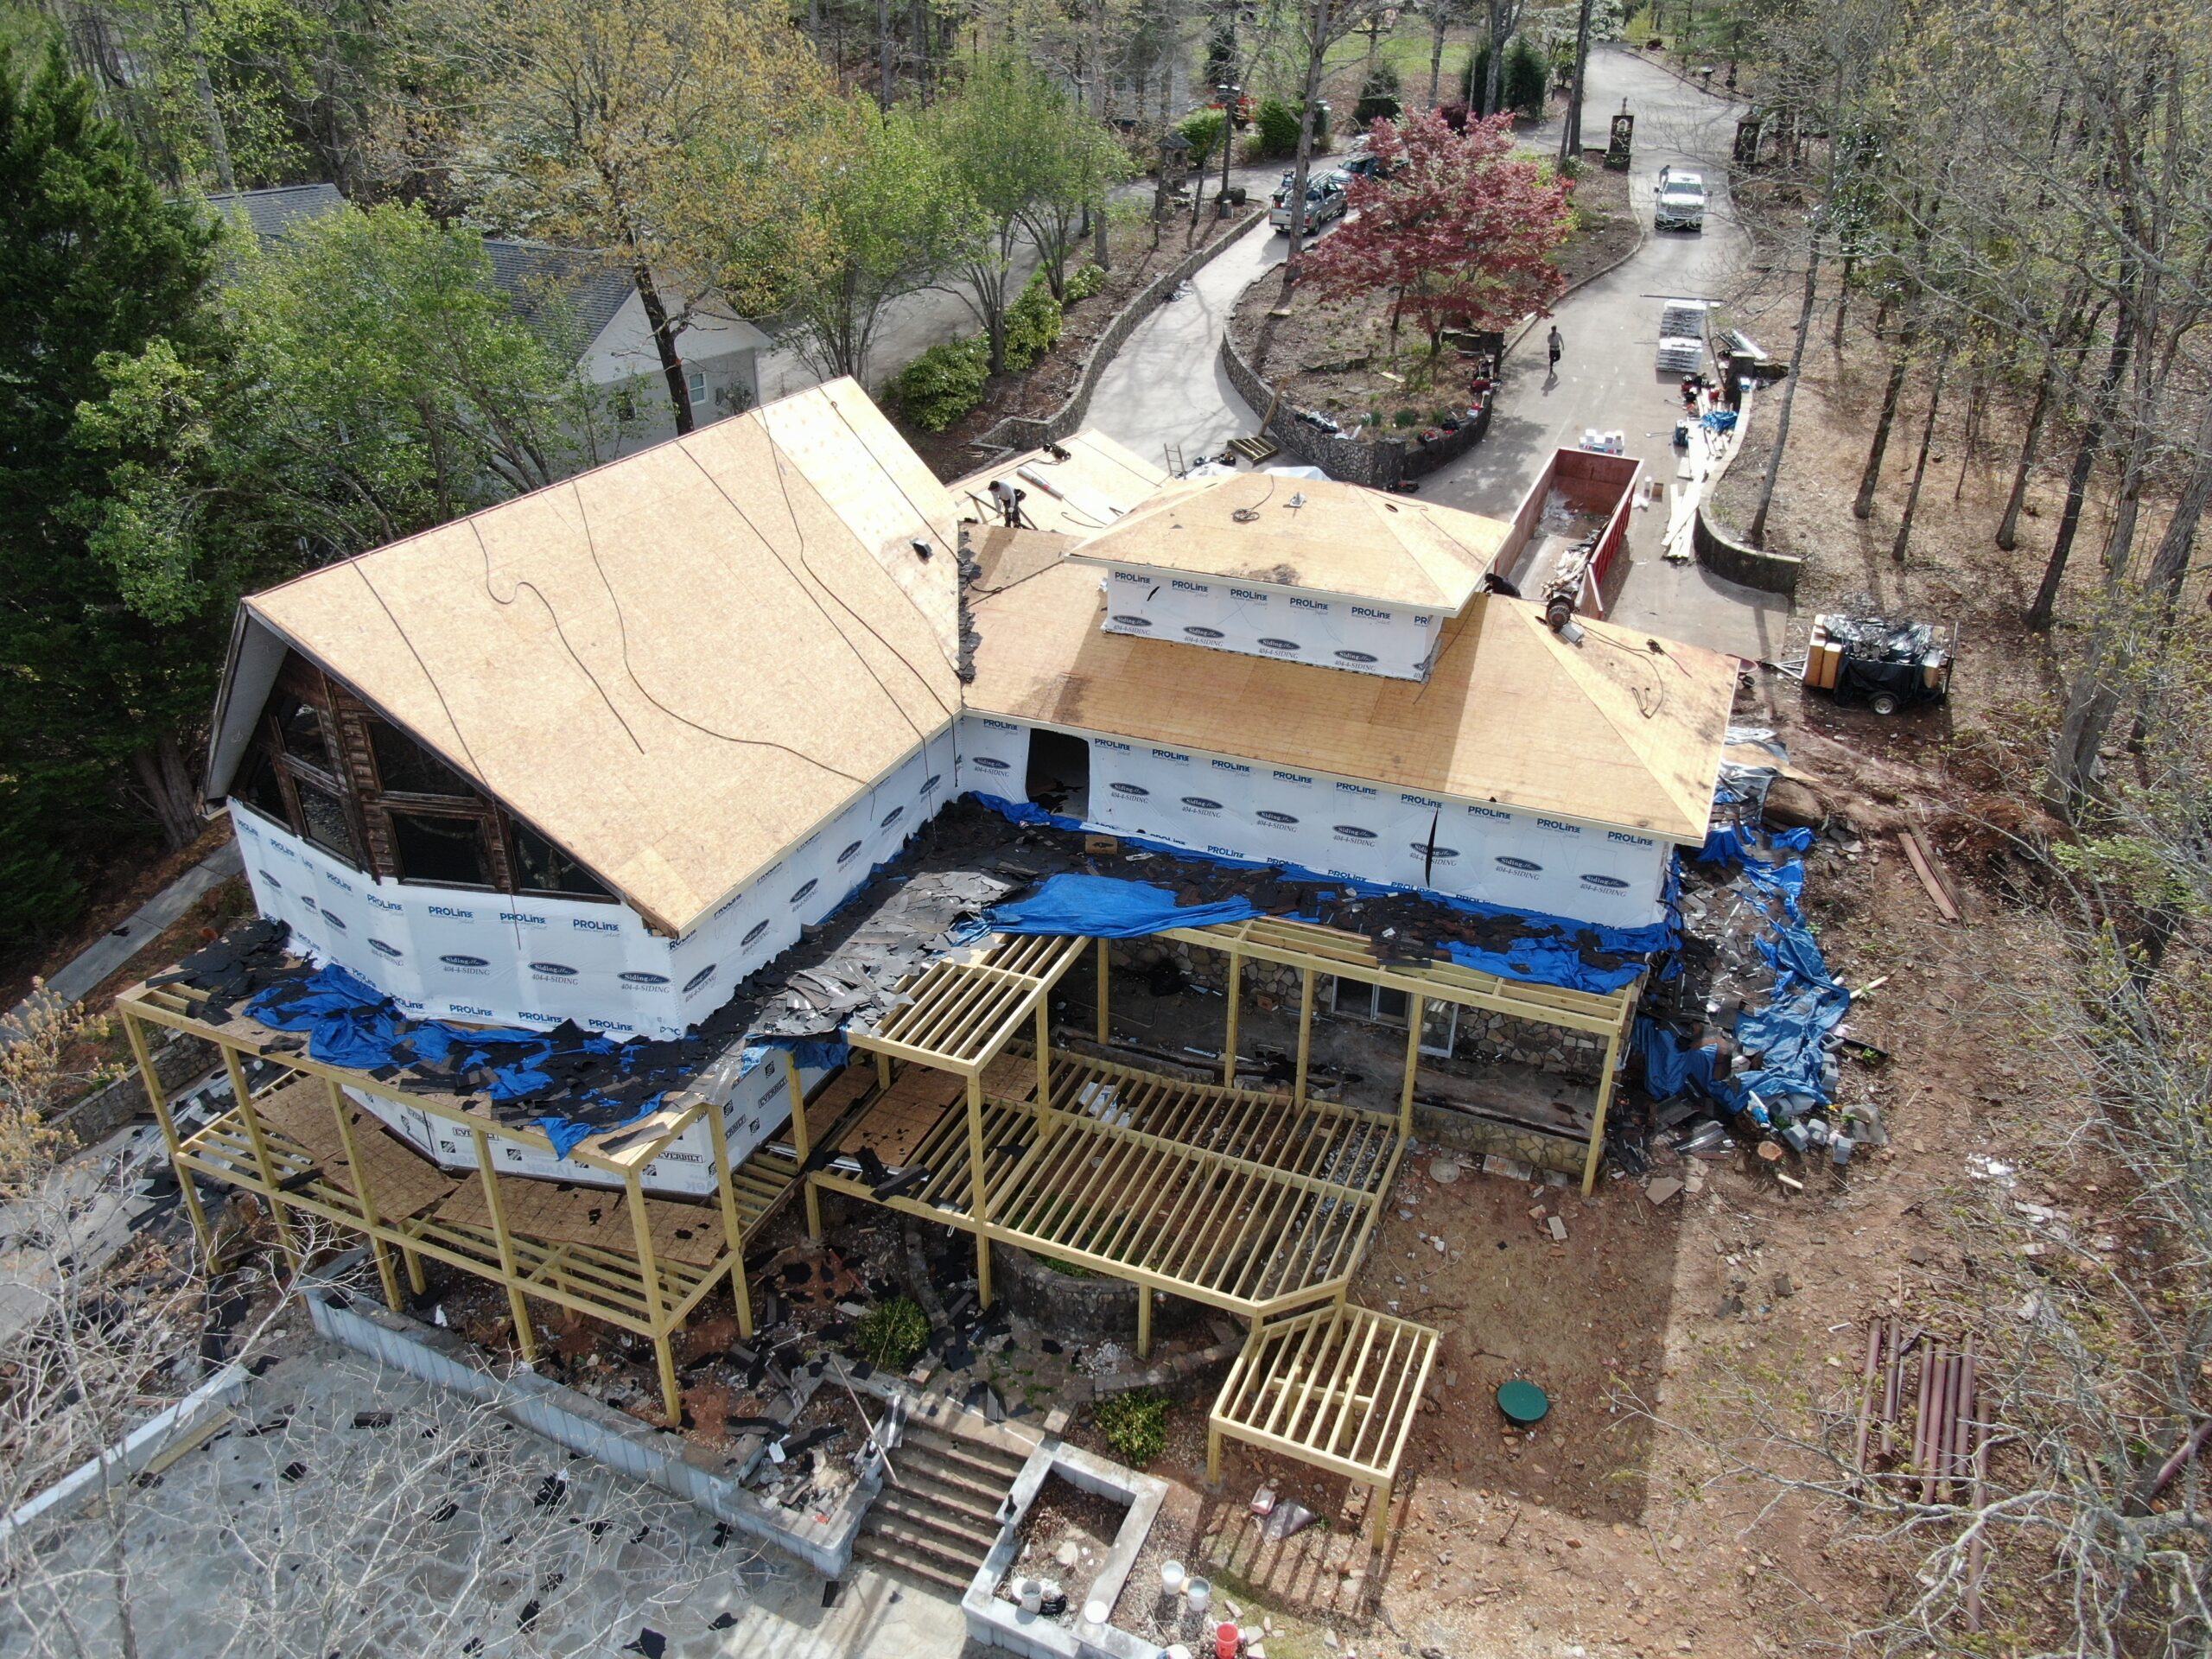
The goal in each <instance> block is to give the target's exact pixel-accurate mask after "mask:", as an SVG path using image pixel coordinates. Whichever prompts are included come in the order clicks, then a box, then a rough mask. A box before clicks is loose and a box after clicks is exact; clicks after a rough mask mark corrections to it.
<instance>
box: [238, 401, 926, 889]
mask: <svg viewBox="0 0 2212 1659" xmlns="http://www.w3.org/2000/svg"><path fill="white" fill-rule="evenodd" d="M959 517H960V515H959V514H958V513H957V512H956V511H955V506H954V500H953V498H952V497H951V496H950V495H949V494H948V493H946V492H945V490H944V486H942V485H941V484H939V483H938V481H937V480H936V479H935V478H934V477H933V476H932V475H931V474H930V472H929V470H928V468H927V467H925V466H923V465H922V463H921V461H919V459H918V457H916V456H915V454H913V452H912V450H911V449H909V448H907V447H906V444H905V443H904V442H902V441H901V440H900V438H899V435H898V434H897V432H896V431H894V430H893V428H892V427H891V425H890V423H888V422H887V421H886V420H885V419H884V418H883V416H882V415H881V413H880V411H879V410H877V409H876V407H875V405H874V404H872V403H870V402H869V401H868V397H866V395H865V394H864V393H862V392H861V390H860V388H859V387H858V386H856V385H854V384H853V383H851V382H850V381H835V382H832V383H830V384H829V385H825V386H821V387H817V388H816V389H814V390H813V391H809V392H805V393H802V394H800V395H798V396H797V397H790V398H785V399H784V400H783V401H781V402H779V403H776V404H770V405H768V406H766V407H765V408H762V409H756V410H750V411H748V412H747V413H746V414H744V415H741V416H732V417H731V418H729V419H728V420H724V421H718V422H716V423H714V424H713V425H711V426H707V427H702V428H701V429H699V430H697V431H696V432H693V433H691V434H690V435H688V436H685V437H683V438H679V439H676V440H673V441H671V442H667V443H664V444H660V445H658V446H657V447H655V448H652V449H648V450H645V451H642V452H641V453H639V454H635V455H632V456H628V457H626V458H625V459H624V460H622V461H617V462H614V463H613V464H612V465H610V466H607V467H601V468H599V469H598V470H596V471H594V472H590V473H586V474H582V475H581V476H580V477H577V478H575V479H571V480H568V481H566V482H564V483H563V484H560V485H558V486H554V487H552V488H550V489H545V490H540V491H537V492H536V493H533V494H531V495H526V496H522V497H519V498H518V499H515V500H512V501H508V502H505V503H503V504H502V505H499V506H495V507H492V508H488V509H486V511H484V512H479V513H475V514H474V515H472V516H470V517H469V518H463V519H459V520H456V521H454V523H452V524H444V525H441V526H439V527H438V528H436V529H435V530H431V531H425V532H424V533H423V534H422V535H419V536H415V537H409V538H408V539H406V540H404V541H400V542H395V543H391V545H389V546H386V547H383V548H380V549H378V550H376V551H374V552H372V553H367V554H364V555H362V556H360V557H359V558H355V559H350V560H346V561H345V562H343V563H339V564H336V565H332V566H328V567H326V568H325V569H320V570H316V571H314V572H311V573H309V574H308V575H304V576H302V577H300V578H298V579H297V580H296V581H293V582H288V583H286V584H285V585H283V587H280V588H272V589H270V590H269V591H268V592H266V593H263V594H256V595H254V596H253V597H251V598H250V599H249V600H247V601H245V609H246V613H247V616H248V618H249V619H250V622H251V624H253V625H257V626H264V627H266V628H268V629H270V631H272V632H274V633H275V634H276V635H277V636H278V637H279V638H280V639H283V640H284V641H285V642H286V643H288V644H289V645H292V646H293V647H294V648H296V649H297V650H299V651H300V652H302V653H304V654H305V655H306V656H308V657H309V658H312V659H313V660H315V662H317V663H320V664H322V666H323V667H324V668H326V669H327V671H329V672H331V673H332V674H334V676H336V677H337V678H339V679H340V681H342V682H343V683H345V684H346V685H347V686H348V687H349V688H351V689H352V690H353V691H354V692H355V693H357V694H358V695H359V696H361V697H362V698H363V699H365V701H366V702H369V703H370V704H372V706H374V707H375V708H377V709H380V710H382V711H383V712H384V713H385V714H386V715H390V716H391V718H392V719H394V720H395V721H397V722H398V723H399V724H401V725H402V726H404V727H405V728H407V729H409V730H410V731H411V732H412V733H414V734H416V736H417V737H419V738H420V739H421V740H422V741H424V742H425V743H427V744H428V745H429V747H431V748H432V749H434V750H435V751H436V752H437V753H438V754H439V755H440V756H441V758H442V759H443V760H446V761H447V762H448V764H449V765H451V766H454V768H455V769H456V770H457V771H459V772H462V773H463V774H464V775H466V776H467V777H470V778H472V779H475V780H476V781H477V782H478V783H479V784H480V785H482V787H483V788H484V789H485V791H486V792H487V793H489V794H490V795H492V796H493V798H496V799H498V800H499V801H501V802H503V803H504V804H506V805H507V806H508V807H510V808H511V809H512V810H514V811H515V812H516V813H517V814H518V815H519V816H520V817H523V818H524V819H525V820H526V821H527V822H529V823H532V824H534V825H536V826H537V827H538V828H539V829H542V830H543V832H544V833H546V834H547V835H549V836H551V837H552V838H553V839H554V840H555V841H556V843H557V844H559V845H560V846H561V847H563V849H565V850H566V851H567V852H569V854H570V855H572V856H574V857H575V859H576V860H577V861H579V862H580V863H582V865H583V866H584V867H585V868H588V869H589V870H591V871H592V872H594V874H597V875H598V876H599V877H601V879H602V880H605V881H607V883H608V884H609V885H610V886H612V887H613V888H614V889H615V890H616V891H617V892H619V893H620V894H621V895H622V896H623V897H624V898H625V899H628V900H629V901H630V902H631V903H632V905H633V906H635V907H636V908H637V909H638V910H639V912H640V913H641V914H643V915H644V916H645V918H647V919H648V920H649V921H651V922H652V923H653V924H655V925H658V926H659V927H661V928H662V929H664V931H669V932H672V933H681V932H683V931H685V930H687V929H688V928H689V927H690V926H691V925H693V924H694V923H696V921H697V920H698V919H699V918H701V917H702V916H703V915H705V914H707V913H708V912H710V911H711V910H712V909H713V908H714V907H715V906H717V905H719V904H720V903H721V901H722V900H723V899H726V898H728V896H729V895H730V894H731V893H734V892H735V891H736V890H737V889H738V888H739V887H742V886H743V885H744V883H745V882H746V881H747V880H749V879H750V878H751V877H752V876H753V875H754V874H757V873H758V872H759V871H760V870H762V869H765V868H767V867H768V866H769V865H770V864H772V863H773V862H774V861H776V859H777V858H779V857H780V856H781V855H783V854H784V852H785V850H786V849H789V848H790V847H791V846H792V845H794V844H796V843H798V842H801V841H803V840H804V838H805V837H806V836H809V835H810V834H812V833H813V832H814V831H815V830H816V829H818V828H819V827H820V826H821V825H822V824H823V823H826V822H827V821H828V820H829V819H830V818H831V817H834V816H835V815H836V813H837V812H838V811H840V810H842V809H843V808H844V807H845V806H846V805H847V804H849V802H850V800H851V799H852V798H853V796H854V795H855V793H856V792H857V791H860V790H862V789H864V788H866V787H868V785H871V784H872V783H874V782H875V781H876V780H877V779H880V778H882V777H883V776H885V775H886V774H887V773H888V772H890V771H891V770H892V769H893V767H894V766H896V765H897V764H898V763H899V761H900V760H902V759H903V758H904V757H905V756H906V755H907V754H909V753H912V751H913V749H914V748H915V747H917V746H918V745H919V744H920V743H921V742H923V741H925V739H926V738H927V737H929V736H931V735H933V734H936V733H938V732H940V731H942V730H943V729H944V728H945V726H946V725H947V724H948V723H949V722H950V721H951V720H952V719H953V717H954V716H955V715H957V712H958V710H959V708H960V682H959V678H958V674H957V654H958V648H959V644H958V641H959V614H958V593H957V563H958V561H957V558H956V557H955V556H954V555H955V550H956V547H957V538H958V519H959ZM917 541H919V542H924V543H928V544H929V545H930V547H931V556H930V557H928V558H926V559H925V558H924V557H922V556H920V555H919V554H918V553H917V552H916V551H915V550H914V548H913V545H912V544H913V543H915V542H917ZM256 713H257V710H256V709H239V710H228V711H226V716H227V717H230V718H242V719H245V720H251V719H252V718H253V717H254V715H256ZM228 783H229V779H226V778H214V779H211V780H210V787H211V789H212V790H213V791H216V792H220V791H222V790H223V789H224V788H226V786H227V785H228Z"/></svg>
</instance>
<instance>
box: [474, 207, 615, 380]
mask: <svg viewBox="0 0 2212 1659" xmlns="http://www.w3.org/2000/svg"><path fill="white" fill-rule="evenodd" d="M484 251H485V252H486V253H487V254H489V255H490V256H491V258H492V280H493V282H495V283H499V287H500V289H501V290H502V291H503V292H504V293H505V295H506V296H507V302H508V303H509V304H510V305H512V306H513V307H514V311H515V315H517V316H518V317H520V318H521V319H522V320H523V321H524V322H526V323H528V324H529V325H530V326H531V327H532V328H534V329H536V330H537V332H538V333H539V334H541V335H548V336H550V335H552V334H556V332H557V333H559V334H564V335H565V334H568V332H569V330H570V329H571V328H573V329H574V331H575V339H574V340H573V341H564V342H563V343H566V344H569V345H570V346H571V348H572V349H574V350H575V351H577V352H579V353H581V352H582V350H583V348H584V347H585V346H588V345H589V344H590V343H591V342H592V341H593V340H596V339H598V338H599V334H600V330H601V329H602V328H604V327H607V324H608V323H610V322H612V321H613V320H614V314H615V313H616V312H617V311H620V309H621V308H622V302H624V301H625V300H626V299H628V298H629V297H630V277H629V273H628V272H626V271H624V270H620V269H618V268H616V267H614V266H613V265H610V264H608V263H607V260H606V259H604V258H602V257H600V256H598V255H596V254H590V253H580V252H578V251H575V250H574V249H570V248H553V247H548V246H546V245H544V244H543V243H542V242H516V241H511V240H509V239H507V238H505V237H493V236H487V237H486V238H484Z"/></svg>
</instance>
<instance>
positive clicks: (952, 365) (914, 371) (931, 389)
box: [890, 318, 1012, 432]
mask: <svg viewBox="0 0 2212 1659" xmlns="http://www.w3.org/2000/svg"><path fill="white" fill-rule="evenodd" d="M1007 321H1008V332H1009V334H1011V332H1012V319H1011V318H1009V319H1008V320H1007ZM990 378H991V351H990V347H989V346H988V345H986V344H985V343H984V342H983V340H981V339H980V338H978V339H975V340H946V341H945V342H944V344H942V345H939V346H931V347H930V348H929V350H927V351H926V352H924V353H922V354H921V355H920V356H919V357H918V358H916V359H914V360H913V361H912V363H910V364H908V365H906V368H905V369H904V370H902V371H901V372H899V374H897V375H895V376H894V377H893V378H892V381H891V387H890V390H891V395H892V397H893V398H895V399H897V401H898V404H899V408H901V409H903V410H906V418H907V419H908V420H910V421H912V422H913V423H914V424H915V425H916V426H918V427H920V428H921V429H922V430H923V431H925V432H942V431H944V429H945V428H946V427H948V426H950V425H951V424H952V423H954V422H955V421H957V420H958V419H959V418H960V417H961V416H963V415H965V414H966V413H967V412H968V411H969V410H971V409H973V408H975V407H976V404H980V403H982V401H983V387H984V385H986V384H987V383H988V381H989V379H990Z"/></svg>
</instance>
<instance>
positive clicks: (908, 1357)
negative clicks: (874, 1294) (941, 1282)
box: [853, 1296, 930, 1371]
mask: <svg viewBox="0 0 2212 1659" xmlns="http://www.w3.org/2000/svg"><path fill="white" fill-rule="evenodd" d="M853 1345H854V1346H855V1347H856V1348H858V1349H859V1350H860V1353H861V1358H862V1359H865V1360H867V1361H868V1363H870V1364H871V1365H880V1366H882V1367H883V1368H884V1370H888V1371H903V1370H906V1368H907V1367H908V1366H909V1365H911V1364H912V1363H914V1362H915V1361H916V1360H917V1359H918V1358H920V1357H921V1353H922V1350H923V1349H925V1348H926V1347H928V1346H929V1345H930V1316H929V1315H928V1314H926V1313H923V1312H922V1309H921V1305H920V1304H919V1303H918V1302H917V1301H915V1300H914V1299H913V1298H912V1297H911V1296H894V1297H893V1298H892V1299H891V1300H889V1301H887V1302H878V1303H877V1304H876V1305H875V1306H874V1307H871V1308H870V1309H868V1312H867V1313H863V1314H861V1322H860V1324H859V1325H858V1326H857V1327H856V1328H855V1331H854V1332H853Z"/></svg>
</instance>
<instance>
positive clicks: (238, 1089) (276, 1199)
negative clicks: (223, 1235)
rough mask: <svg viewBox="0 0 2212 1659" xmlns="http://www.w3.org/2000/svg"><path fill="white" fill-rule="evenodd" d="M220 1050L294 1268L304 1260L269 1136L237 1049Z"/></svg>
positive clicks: (272, 1217) (280, 1236)
mask: <svg viewBox="0 0 2212 1659" xmlns="http://www.w3.org/2000/svg"><path fill="white" fill-rule="evenodd" d="M218 1046H219V1047H220V1048H221V1049H222V1051H223V1070H224V1071H226V1072H228V1073H229V1074H230V1079H231V1093H232V1096H233V1097H234V1098H235V1099H236V1100H237V1102H238V1121H239V1122H242V1123H244V1124H245V1138H246V1140H247V1141H249V1142H251V1145H252V1147H253V1162H254V1167H255V1168H257V1169H258V1170H259V1171H260V1172H261V1180H262V1184H263V1185H264V1186H266V1187H267V1188H268V1189H269V1191H268V1195H267V1196H268V1198H269V1216H270V1220H272V1221H274V1222H275V1223H276V1224H277V1245H278V1247H279V1248H280V1249H283V1252H284V1257H285V1259H286V1260H287V1261H289V1262H291V1264H292V1265H293V1266H294V1267H295V1268H304V1267H305V1266H307V1260H306V1258H305V1257H304V1256H302V1255H301V1254H300V1252H299V1250H298V1249H296V1247H295V1246H294V1245H293V1243H292V1224H291V1223H290V1222H289V1221H287V1220H286V1219H285V1218H284V1205H283V1198H282V1197H281V1196H280V1195H279V1194H278V1192H277V1163H276V1160H274V1159H272V1158H271V1157H270V1155H269V1138H268V1136H266V1135H264V1134H263V1133H262V1132H261V1114H260V1113H258V1112H257V1111H255V1110H254V1109H253V1090H251V1089H250V1088H249V1087H247V1086H246V1080H245V1066H243V1065H240V1064H239V1063H238V1050H236V1049H235V1048H232V1046H230V1045H229V1044H227V1043H224V1044H220V1045H218Z"/></svg>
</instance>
